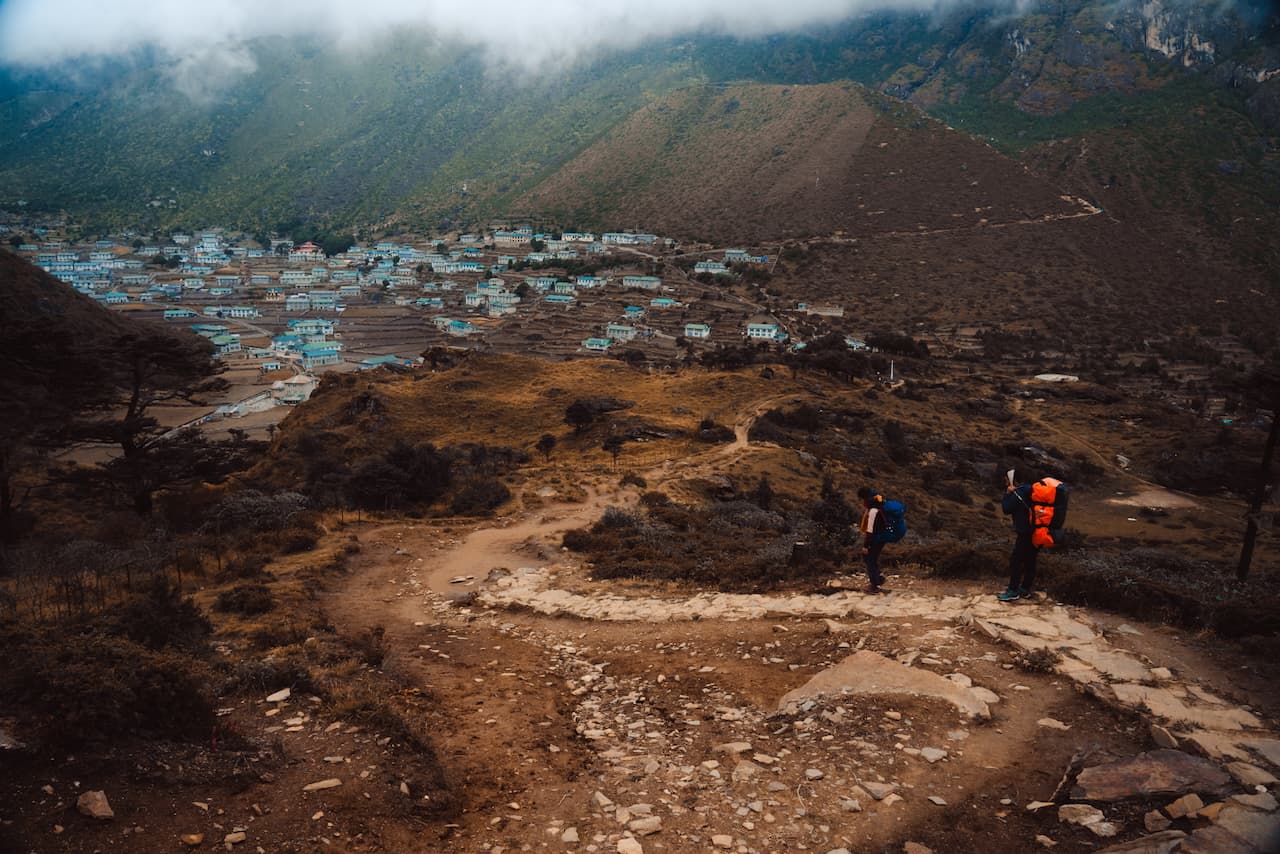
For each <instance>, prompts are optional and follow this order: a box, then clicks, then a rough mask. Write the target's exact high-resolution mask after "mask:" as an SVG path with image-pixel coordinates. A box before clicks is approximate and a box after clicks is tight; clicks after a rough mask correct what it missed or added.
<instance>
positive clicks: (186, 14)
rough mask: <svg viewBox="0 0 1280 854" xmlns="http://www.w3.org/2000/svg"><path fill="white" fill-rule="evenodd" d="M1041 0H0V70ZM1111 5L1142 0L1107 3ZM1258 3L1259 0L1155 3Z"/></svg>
mask: <svg viewBox="0 0 1280 854" xmlns="http://www.w3.org/2000/svg"><path fill="white" fill-rule="evenodd" d="M1038 2H1042V0H613V2H609V0H542V2H540V3H538V2H529V0H484V2H472V3H468V2H459V0H447V1H446V0H265V2H264V0H196V2H186V1H185V0H0V65H7V66H19V67H23V66H25V67H31V68H50V67H58V68H61V69H63V70H66V69H68V68H72V69H75V68H92V66H93V65H94V63H96V62H99V61H103V60H113V59H119V58H129V57H132V56H135V55H138V54H142V53H145V54H146V55H147V56H158V57H160V59H161V61H162V63H163V64H164V67H165V68H166V69H167V71H168V73H169V74H170V76H171V77H172V78H173V80H174V83H175V85H176V86H177V87H178V88H179V89H180V90H182V91H184V92H186V93H187V94H188V95H191V96H192V97H193V98H197V99H199V98H202V97H207V96H208V95H210V94H212V93H213V92H215V91H216V90H217V89H218V88H219V87H221V86H224V85H225V84H227V83H229V82H231V81H232V80H234V79H235V77H237V76H238V75H242V74H245V73H248V72H251V71H252V70H253V69H254V67H255V64H254V60H253V53H252V47H251V46H252V44H253V42H254V40H255V39H258V38H261V37H266V36H285V37H288V36H306V37H311V38H319V39H322V40H324V41H325V42H327V43H330V44H333V45H335V46H338V47H345V48H349V49H356V48H361V47H365V48H368V47H370V46H374V47H376V45H377V44H378V43H379V40H380V39H382V38H385V37H386V36H388V35H391V34H393V33H397V32H405V31H409V32H412V33H415V34H421V35H422V36H423V37H424V38H432V37H434V38H438V39H440V40H442V41H444V42H450V43H455V44H460V45H464V46H467V47H468V48H473V49H477V50H479V51H481V52H482V53H483V54H484V55H485V56H486V57H487V58H488V59H490V60H491V61H492V62H493V64H494V65H497V66H515V67H520V68H525V69H538V68H545V67H548V66H553V67H560V66H563V65H565V64H567V63H570V62H572V61H573V60H575V59H578V58H580V57H582V56H584V55H589V54H591V53H594V52H597V51H599V50H602V49H609V48H630V47H635V46H637V45H640V44H642V43H644V42H645V41H647V40H650V39H659V38H670V37H674V36H681V35H685V34H692V33H720V34H729V35H735V36H744V37H745V36H758V35H764V34H769V33H779V32H787V31H795V30H798V29H803V28H808V27H814V26H821V25H823V24H828V23H832V22H835V21H839V20H842V19H846V18H849V17H851V16H854V15H858V14H860V13H866V12H875V11H886V10H898V11H923V12H930V11H934V12H936V11H943V10H946V9H949V8H953V7H955V6H958V5H961V4H965V5H969V6H971V7H974V8H983V7H984V8H988V9H991V8H994V9H997V10H1000V11H1005V12H1009V13H1014V14H1016V13H1020V12H1023V11H1026V10H1027V9H1028V8H1029V7H1031V6H1034V5H1036V4H1037V3H1038ZM1111 2H1114V3H1115V4H1117V5H1121V4H1133V3H1136V2H1139V0H1111ZM1163 2H1164V4H1165V5H1166V6H1176V5H1184V4H1189V3H1192V2H1194V3H1197V4H1199V5H1201V6H1208V7H1213V6H1215V5H1216V6H1217V7H1218V11H1221V10H1222V9H1223V8H1225V7H1227V6H1235V7H1237V8H1240V9H1247V8H1249V7H1258V8H1265V7H1266V5H1267V0H1163Z"/></svg>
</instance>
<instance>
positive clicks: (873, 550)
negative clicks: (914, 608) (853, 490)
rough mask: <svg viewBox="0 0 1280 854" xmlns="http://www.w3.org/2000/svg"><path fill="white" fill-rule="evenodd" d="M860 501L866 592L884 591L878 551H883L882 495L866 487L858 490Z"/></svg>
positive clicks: (883, 517)
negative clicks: (865, 566) (865, 567)
mask: <svg viewBox="0 0 1280 854" xmlns="http://www.w3.org/2000/svg"><path fill="white" fill-rule="evenodd" d="M858 500H859V501H861V502H862V522H861V523H860V524H859V526H858V530H859V531H861V532H862V562H863V563H865V564H866V565H867V590H866V592H867V593H884V592H885V589H884V587H883V585H884V575H882V574H881V573H880V552H882V551H884V544H885V543H886V542H888V540H887V539H886V538H885V536H884V534H885V530H886V526H885V514H884V497H883V496H881V495H878V494H876V493H875V492H873V491H872V490H870V489H868V488H867V487H865V486H864V487H862V488H861V489H859V490H858Z"/></svg>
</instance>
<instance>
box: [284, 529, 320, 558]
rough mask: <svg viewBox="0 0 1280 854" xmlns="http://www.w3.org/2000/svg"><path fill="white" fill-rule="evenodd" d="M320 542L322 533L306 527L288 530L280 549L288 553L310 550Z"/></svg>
mask: <svg viewBox="0 0 1280 854" xmlns="http://www.w3.org/2000/svg"><path fill="white" fill-rule="evenodd" d="M318 542H320V535H319V534H317V533H316V532H315V531H312V530H309V529H306V528H294V529H293V530H291V531H287V532H286V533H285V535H284V537H283V538H282V539H281V542H280V550H281V551H283V552H284V553H285V554H287V555H292V554H298V553H299V552H309V551H311V550H312V549H314V548H315V547H316V543H318Z"/></svg>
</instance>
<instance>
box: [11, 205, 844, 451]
mask: <svg viewBox="0 0 1280 854" xmlns="http://www.w3.org/2000/svg"><path fill="white" fill-rule="evenodd" d="M53 225H56V224H50V225H49V226H42V225H37V226H36V227H34V228H30V229H29V233H30V234H33V235H35V236H37V237H39V238H41V242H39V243H16V244H14V248H15V249H16V251H17V252H18V253H19V254H20V255H22V256H24V257H26V258H28V259H29V260H31V261H32V262H33V263H34V264H36V265H37V266H39V267H40V268H41V269H43V270H45V271H46V272H48V273H50V274H51V275H53V276H55V277H56V278H58V279H60V280H61V281H63V282H66V283H67V284H68V285H69V286H71V287H72V288H74V289H75V290H77V291H79V292H81V293H83V294H85V295H87V296H89V297H91V298H93V299H95V300H97V301H98V302H100V303H102V304H103V305H105V306H107V307H109V308H111V309H113V310H117V311H120V312H124V313H127V314H129V315H130V316H132V317H135V318H139V319H149V320H156V321H163V322H165V323H167V324H172V325H174V326H186V327H189V328H190V329H191V330H193V331H194V332H195V333H197V334H199V335H201V336H204V337H205V338H208V339H209V340H210V341H211V343H212V344H213V346H214V348H215V352H216V355H217V356H218V358H219V359H221V360H223V361H224V362H225V363H226V365H227V372H226V373H227V376H228V379H229V381H230V382H231V384H232V387H233V389H234V397H233V399H230V400H228V401H226V402H225V403H223V404H222V405H220V406H218V407H217V408H216V409H215V410H213V411H210V412H204V413H202V414H201V415H200V416H198V417H197V418H195V419H194V420H190V419H187V418H185V416H184V417H183V418H182V419H180V420H178V421H176V422H175V423H174V424H173V425H172V426H173V427H175V428H177V427H185V426H191V425H192V424H200V423H207V422H209V421H212V420H220V419H223V418H228V417H236V418H244V417H248V418H250V421H251V422H252V423H251V426H250V429H253V428H255V427H256V428H263V429H265V428H266V427H267V425H269V424H274V423H275V422H276V421H278V420H279V418H280V417H283V414H284V413H283V412H276V413H270V410H272V409H275V408H276V407H279V406H292V405H295V404H298V403H301V402H303V401H305V400H306V399H307V398H308V397H309V396H310V394H311V392H312V391H313V390H314V389H315V387H316V385H317V384H318V381H319V375H320V374H323V373H326V372H332V371H359V370H370V369H374V368H378V367H382V366H386V365H389V366H393V367H398V368H403V369H414V368H417V367H420V366H422V365H423V364H424V358H423V354H424V352H427V351H429V350H431V349H432V348H437V347H443V348H457V349H485V350H489V351H496V352H512V353H521V354H525V355H534V356H539V357H543V358H549V359H556V360H559V359H565V358H576V357H588V358H589V357H596V358H599V357H611V356H612V357H624V356H626V355H628V351H630V354H631V355H633V356H634V355H635V354H636V351H637V350H638V349H641V348H642V352H643V354H644V355H646V356H648V357H651V358H660V359H662V360H663V361H667V362H677V361H682V360H683V361H684V362H686V363H691V362H692V361H693V360H694V359H695V358H696V356H697V354H698V353H699V352H703V351H706V350H707V349H710V348H713V347H716V346H720V345H729V344H740V343H743V342H747V343H754V344H757V345H759V346H772V347H776V348H778V351H779V352H781V351H782V350H783V349H784V348H797V347H803V345H804V341H803V340H802V339H801V337H799V336H798V335H797V334H796V333H797V331H798V330H804V331H805V332H806V333H810V334H816V333H817V332H818V331H819V330H822V329H823V327H822V321H823V320H824V319H826V318H832V317H835V318H838V317H841V316H842V315H843V313H844V310H843V308H841V307H839V306H816V305H809V304H806V303H803V302H801V303H795V304H794V306H793V307H792V308H791V309H790V310H788V311H786V312H782V311H778V310H777V305H778V301H777V300H772V301H771V302H772V303H773V305H772V306H771V307H770V306H765V305H762V304H761V302H759V301H757V300H758V299H759V298H760V297H761V296H763V293H762V292H760V291H759V290H758V289H755V290H754V291H753V288H752V287H751V286H747V287H742V288H735V287H734V286H735V285H736V284H737V283H738V279H739V275H738V274H737V272H735V271H742V270H744V269H749V268H750V267H758V268H762V269H763V268H768V267H769V266H770V265H771V264H773V263H776V260H777V259H776V255H774V256H770V255H768V254H764V253H757V252H755V251H753V250H747V249H740V248H727V249H718V250H717V249H713V248H711V247H702V246H699V247H693V248H691V249H685V248H684V247H681V246H680V245H679V244H678V243H677V242H676V241H675V240H672V239H670V238H664V237H660V236H658V235H654V234H640V233H634V232H609V233H603V234H599V235H596V234H592V233H581V232H557V233H542V232H535V231H534V229H533V228H532V227H530V226H528V225H512V226H506V225H505V224H501V225H494V226H493V227H491V228H490V229H489V230H488V231H486V232H483V233H460V234H451V235H447V236H443V237H440V238H423V239H412V240H402V241H381V242H377V243H374V244H373V245H369V246H362V245H353V246H350V247H349V248H348V249H346V251H342V252H338V253H336V254H334V255H332V256H326V254H325V253H324V251H323V250H322V248H321V247H320V246H318V245H317V244H315V243H310V242H304V243H300V244H297V245H295V244H294V243H293V241H290V240H287V239H272V240H271V242H270V245H267V246H262V245H259V244H258V242H257V241H254V240H253V239H251V238H249V237H248V236H246V235H242V234H238V233H231V232H228V231H224V230H223V229H218V228H213V229H207V230H200V231H196V232H194V233H190V234H187V233H173V234H169V235H167V236H165V237H163V238H159V237H152V236H146V237H144V236H140V235H138V234H137V233H135V232H125V233H122V234H121V235H119V236H118V237H112V238H104V239H100V240H96V241H94V242H92V243H89V244H82V243H76V242H74V241H72V240H68V239H64V238H61V235H60V232H61V230H60V229H57V228H55V227H51V226H53ZM770 308H772V309H773V310H772V311H771V310H770ZM848 343H849V346H851V347H854V348H860V347H863V346H865V345H864V344H863V343H862V341H861V340H860V339H856V338H852V337H851V338H849V339H848ZM263 413H267V414H266V415H264V414H263ZM185 415H190V413H189V412H188V413H185Z"/></svg>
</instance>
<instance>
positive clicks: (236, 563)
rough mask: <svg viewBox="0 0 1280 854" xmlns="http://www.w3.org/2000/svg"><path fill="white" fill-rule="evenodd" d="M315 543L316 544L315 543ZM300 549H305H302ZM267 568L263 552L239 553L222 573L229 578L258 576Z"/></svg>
mask: <svg viewBox="0 0 1280 854" xmlns="http://www.w3.org/2000/svg"><path fill="white" fill-rule="evenodd" d="M313 545H314V544H313ZM299 551H305V549H300V550H299ZM266 568H267V558H266V556H265V555H261V554H256V553H253V554H239V555H236V556H235V557H233V558H230V559H229V560H228V561H227V565H226V567H225V568H224V569H223V571H222V574H223V575H224V576H226V577H227V578H257V577H259V576H261V575H262V571H263V570H264V569H266Z"/></svg>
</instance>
